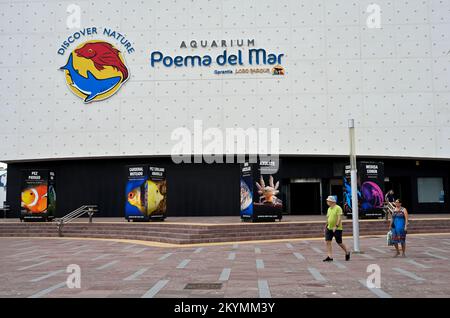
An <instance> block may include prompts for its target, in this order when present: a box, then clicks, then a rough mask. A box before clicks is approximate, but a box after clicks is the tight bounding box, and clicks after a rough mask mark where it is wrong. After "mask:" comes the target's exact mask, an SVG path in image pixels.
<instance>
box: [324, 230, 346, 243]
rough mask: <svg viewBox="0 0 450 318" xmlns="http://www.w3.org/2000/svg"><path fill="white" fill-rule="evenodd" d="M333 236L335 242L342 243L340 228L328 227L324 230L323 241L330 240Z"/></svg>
mask: <svg viewBox="0 0 450 318" xmlns="http://www.w3.org/2000/svg"><path fill="white" fill-rule="evenodd" d="M333 237H334V238H335V239H336V243H338V244H342V230H336V231H334V232H333V230H329V229H328V228H327V229H326V231H325V241H332V240H333Z"/></svg>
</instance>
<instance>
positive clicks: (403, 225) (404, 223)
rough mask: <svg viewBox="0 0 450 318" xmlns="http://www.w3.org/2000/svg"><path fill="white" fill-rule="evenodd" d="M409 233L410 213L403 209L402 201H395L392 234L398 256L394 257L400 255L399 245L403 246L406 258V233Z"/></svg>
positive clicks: (403, 254) (403, 253)
mask: <svg viewBox="0 0 450 318" xmlns="http://www.w3.org/2000/svg"><path fill="white" fill-rule="evenodd" d="M407 231H408V211H407V210H406V209H405V208H404V207H402V201H401V200H400V199H397V200H395V210H394V212H393V213H392V220H391V232H392V242H393V243H394V246H395V250H396V254H395V255H394V257H397V256H399V255H400V250H399V247H398V245H399V244H401V246H402V256H403V257H405V256H406V255H405V252H406V233H407Z"/></svg>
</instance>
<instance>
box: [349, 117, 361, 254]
mask: <svg viewBox="0 0 450 318" xmlns="http://www.w3.org/2000/svg"><path fill="white" fill-rule="evenodd" d="M348 128H349V133H350V180H351V181H350V184H351V188H352V223H353V251H354V252H356V253H359V252H360V248H359V212H358V183H357V168H356V149H355V120H354V119H349V121H348Z"/></svg>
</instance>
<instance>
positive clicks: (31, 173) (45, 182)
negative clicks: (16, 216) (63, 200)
mask: <svg viewBox="0 0 450 318" xmlns="http://www.w3.org/2000/svg"><path fill="white" fill-rule="evenodd" d="M55 212H56V188H55V173H54V172H53V171H49V170H24V171H22V191H21V193H20V218H21V219H22V220H25V221H29V220H33V221H49V220H51V219H52V218H53V217H54V215H55Z"/></svg>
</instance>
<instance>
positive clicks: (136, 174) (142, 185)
mask: <svg viewBox="0 0 450 318" xmlns="http://www.w3.org/2000/svg"><path fill="white" fill-rule="evenodd" d="M125 195H126V199H125V218H126V219H127V220H128V221H131V220H133V221H148V220H164V218H165V217H166V210H167V182H166V175H165V168H162V167H154V166H147V165H139V166H127V183H126V186H125Z"/></svg>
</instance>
